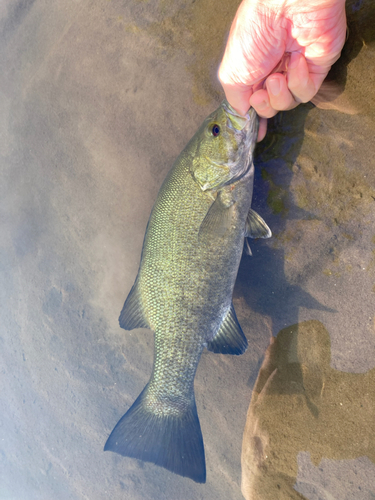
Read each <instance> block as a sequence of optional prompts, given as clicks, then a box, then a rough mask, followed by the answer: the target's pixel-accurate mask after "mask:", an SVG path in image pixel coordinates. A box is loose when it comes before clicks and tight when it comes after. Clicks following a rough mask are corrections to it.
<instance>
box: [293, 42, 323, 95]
mask: <svg viewBox="0 0 375 500" xmlns="http://www.w3.org/2000/svg"><path fill="white" fill-rule="evenodd" d="M316 70H317V71H318V72H317V73H310V71H309V67H308V64H307V61H306V59H305V57H304V56H303V55H302V54H300V53H298V52H294V53H292V55H291V57H290V62H289V66H288V72H287V80H288V88H289V90H290V92H291V93H292V95H293V97H294V99H295V100H296V101H297V102H298V103H301V102H308V101H310V100H311V99H312V98H313V97H314V95H315V94H316V93H317V91H318V90H319V88H320V86H321V84H322V83H323V80H324V78H325V77H326V76H327V73H328V70H329V68H328V69H326V68H325V67H324V68H316Z"/></svg>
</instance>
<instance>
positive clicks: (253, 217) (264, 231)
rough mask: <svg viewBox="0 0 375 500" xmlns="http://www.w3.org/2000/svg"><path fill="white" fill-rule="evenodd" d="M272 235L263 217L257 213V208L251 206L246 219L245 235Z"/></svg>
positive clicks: (265, 236)
mask: <svg viewBox="0 0 375 500" xmlns="http://www.w3.org/2000/svg"><path fill="white" fill-rule="evenodd" d="M271 236H272V233H271V229H270V228H269V227H268V226H267V224H266V223H265V222H264V220H263V219H262V217H261V216H260V215H259V214H257V213H256V212H255V210H253V209H251V208H250V210H249V213H248V214H247V219H246V226H245V237H247V238H270V237H271Z"/></svg>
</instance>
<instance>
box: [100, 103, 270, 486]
mask: <svg viewBox="0 0 375 500" xmlns="http://www.w3.org/2000/svg"><path fill="white" fill-rule="evenodd" d="M257 133H258V117H257V115H256V113H255V111H254V110H253V109H250V111H249V112H248V114H247V115H246V116H241V115H239V114H238V113H237V112H236V111H235V110H234V109H233V108H232V107H231V106H230V105H229V104H228V102H227V101H223V102H222V104H221V105H220V107H219V108H218V109H217V110H216V111H214V112H213V113H212V114H211V115H209V116H208V117H207V118H206V120H205V121H204V122H203V124H202V126H201V127H200V128H199V130H198V131H197V133H196V134H195V135H194V137H193V138H192V139H191V140H190V142H189V143H188V145H187V146H186V147H185V149H184V150H183V151H182V153H181V154H180V156H179V157H178V158H177V160H176V162H175V163H174V165H173V167H172V169H171V170H170V172H169V173H168V175H167V177H166V179H165V181H164V183H163V185H162V186H161V188H160V191H159V194H158V196H157V199H156V202H155V205H154V207H153V209H152V212H151V215H150V219H149V221H148V225H147V229H146V234H145V238H144V242H143V248H142V255H141V263H140V266H139V270H138V275H137V278H136V280H135V283H134V285H133V287H132V289H131V291H130V293H129V295H128V297H127V299H126V301H125V304H124V307H123V309H122V312H121V315H120V318H119V322H120V326H121V327H122V328H124V329H125V330H132V329H133V328H149V329H151V330H153V331H154V332H155V354H154V366H153V371H152V375H151V378H150V380H149V382H148V384H147V385H146V387H145V388H144V389H143V391H142V393H141V394H140V395H139V397H138V398H137V400H136V401H135V402H134V403H133V405H132V406H131V408H130V409H129V410H128V411H127V413H125V415H124V416H123V417H122V418H121V420H120V421H119V422H118V423H117V425H116V427H115V428H114V429H113V431H112V433H111V435H110V436H109V438H108V440H107V442H106V444H105V447H104V450H110V451H114V452H116V453H119V454H121V455H123V456H128V457H134V458H138V459H140V460H144V461H148V462H153V463H155V464H156V465H159V466H161V467H164V468H166V469H168V470H170V471H172V472H174V473H176V474H180V475H182V476H187V477H189V478H191V479H193V480H194V481H196V482H199V483H204V482H205V480H206V466H205V456H204V447H203V438H202V433H201V428H200V423H199V419H198V413H197V408H196V404H195V396H194V377H195V373H196V369H197V366H198V363H199V359H200V356H201V354H202V351H203V349H204V348H205V347H206V348H207V349H209V350H210V351H213V352H217V353H223V354H236V355H239V354H242V353H243V352H245V350H246V348H247V340H246V337H245V336H244V334H243V332H242V329H241V327H240V325H239V323H238V320H237V317H236V313H235V311H234V308H233V304H232V294H233V288H234V283H235V280H236V277H237V272H238V267H239V264H240V260H241V255H242V251H243V247H244V241H245V239H246V237H253V238H267V237H269V236H271V231H270V229H269V228H268V226H267V224H266V223H265V222H264V221H263V219H262V218H261V217H260V216H259V215H258V214H257V213H256V212H254V211H253V210H252V209H251V199H252V194H253V180H254V165H253V151H254V147H255V144H256V139H257Z"/></svg>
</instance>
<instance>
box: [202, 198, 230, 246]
mask: <svg viewBox="0 0 375 500" xmlns="http://www.w3.org/2000/svg"><path fill="white" fill-rule="evenodd" d="M233 206H234V205H233V204H232V205H231V206H229V207H228V206H225V205H224V204H223V202H222V200H221V198H220V196H219V195H218V196H217V197H216V200H215V201H214V202H213V204H212V205H211V206H210V208H209V210H208V212H207V214H206V217H205V218H204V219H203V222H202V224H201V227H200V228H199V233H198V238H199V240H200V241H204V240H206V239H209V240H212V239H213V238H215V237H216V238H217V237H220V236H224V234H225V233H226V232H227V231H228V230H229V229H230V226H231V221H232V214H233Z"/></svg>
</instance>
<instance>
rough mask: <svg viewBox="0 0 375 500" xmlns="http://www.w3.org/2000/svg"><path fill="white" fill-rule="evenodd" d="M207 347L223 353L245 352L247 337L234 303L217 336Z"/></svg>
mask: <svg viewBox="0 0 375 500" xmlns="http://www.w3.org/2000/svg"><path fill="white" fill-rule="evenodd" d="M207 349H208V350H209V351H212V352H217V353H221V354H237V355H239V354H243V353H244V352H245V351H246V349H247V339H246V337H245V335H244V333H243V331H242V328H241V326H240V324H239V322H238V319H237V316H236V313H235V310H234V307H233V304H232V305H231V306H230V309H229V311H228V313H227V315H226V316H225V318H224V320H223V322H222V323H221V325H220V328H219V330H218V332H217V334H216V335H215V337H214V338H213V339H212V340H211V341H210V342H207Z"/></svg>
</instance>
